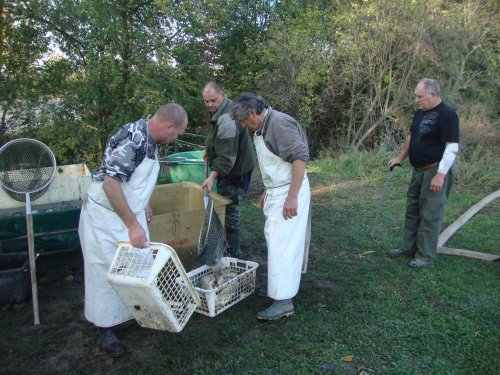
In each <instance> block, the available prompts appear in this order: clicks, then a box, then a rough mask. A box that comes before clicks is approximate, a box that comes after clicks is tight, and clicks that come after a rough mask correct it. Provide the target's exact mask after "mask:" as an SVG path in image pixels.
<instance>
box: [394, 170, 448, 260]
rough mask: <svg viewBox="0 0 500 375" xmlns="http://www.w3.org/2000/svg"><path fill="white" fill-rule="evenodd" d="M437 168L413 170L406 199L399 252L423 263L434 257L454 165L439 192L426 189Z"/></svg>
mask: <svg viewBox="0 0 500 375" xmlns="http://www.w3.org/2000/svg"><path fill="white" fill-rule="evenodd" d="M437 168H438V167H436V168H432V169H429V170H427V171H423V172H417V171H415V170H413V173H412V177H411V182H410V186H409V187H408V193H407V200H406V215H405V228H404V237H403V244H402V247H401V248H402V250H403V251H404V252H407V253H409V254H411V255H412V256H413V257H415V258H418V259H423V260H434V259H435V258H436V250H437V242H438V238H439V233H440V231H441V220H442V218H443V215H444V207H445V205H446V202H448V196H449V194H450V190H451V187H452V185H453V181H454V180H455V175H456V168H455V164H454V165H453V166H452V167H451V168H450V170H449V171H448V173H447V174H446V177H445V179H444V182H443V187H442V188H441V190H440V191H438V192H432V191H430V190H429V187H430V184H431V180H432V178H433V177H434V176H435V175H436V172H437Z"/></svg>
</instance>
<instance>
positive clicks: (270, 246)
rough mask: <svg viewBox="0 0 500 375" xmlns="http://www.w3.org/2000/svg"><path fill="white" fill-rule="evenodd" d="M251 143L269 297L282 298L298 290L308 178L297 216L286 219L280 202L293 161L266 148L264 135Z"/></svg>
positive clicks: (301, 195)
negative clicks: (260, 186)
mask: <svg viewBox="0 0 500 375" xmlns="http://www.w3.org/2000/svg"><path fill="white" fill-rule="evenodd" d="M254 142H255V149H256V151H257V158H258V160H259V167H260V172H261V174H262V180H263V182H264V185H265V187H266V200H265V202H264V215H265V217H266V224H265V226H264V235H265V237H266V244H267V250H268V256H267V259H268V274H267V293H268V295H269V297H271V298H272V299H275V300H284V299H288V298H292V297H294V296H295V295H296V294H297V292H298V291H299V284H300V277H301V269H302V264H303V261H304V250H305V246H306V239H307V232H308V222H309V210H310V200H311V191H310V188H309V180H308V178H307V175H304V180H303V181H302V186H301V187H300V191H299V196H298V207H297V212H298V215H297V216H295V217H294V218H293V219H288V220H285V219H284V218H283V205H284V203H285V199H286V197H287V195H288V190H289V188H290V182H291V180H292V164H291V163H288V162H286V161H284V160H283V159H281V158H280V157H279V156H277V155H275V154H273V153H272V152H271V151H269V149H268V148H267V146H266V145H265V143H264V138H263V136H261V135H260V136H257V135H254Z"/></svg>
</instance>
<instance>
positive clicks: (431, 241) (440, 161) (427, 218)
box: [388, 78, 459, 268]
mask: <svg viewBox="0 0 500 375" xmlns="http://www.w3.org/2000/svg"><path fill="white" fill-rule="evenodd" d="M440 91H441V90H440V88H439V84H438V82H437V81H435V80H433V79H429V78H424V79H421V80H420V81H419V82H418V84H417V87H416V88H415V102H416V103H417V104H418V106H419V110H418V111H417V112H416V113H415V115H414V116H413V121H412V124H411V127H410V133H409V134H408V137H407V138H406V141H405V143H404V145H403V149H402V151H401V153H400V154H399V155H398V156H397V157H396V158H393V159H391V160H390V161H389V163H388V165H389V167H390V168H391V167H393V166H395V165H397V164H399V163H401V162H402V161H403V160H404V159H406V157H408V156H409V159H410V164H411V166H412V167H413V173H412V178H411V182H410V186H409V188H408V194H407V197H408V198H407V202H406V215H405V231H404V239H403V244H402V245H401V247H400V248H399V249H395V250H391V251H389V256H393V257H395V256H405V255H408V256H411V257H413V259H412V260H411V261H410V262H409V263H408V265H409V266H410V267H413V268H422V267H425V266H427V265H428V264H430V263H432V262H433V261H434V259H435V258H436V250H437V241H438V237H439V232H440V230H441V220H442V218H443V214H444V207H445V205H446V202H447V201H448V195H449V193H450V190H451V186H452V184H453V180H454V178H455V163H454V162H455V157H456V154H457V152H458V141H459V127H458V116H457V114H456V113H455V111H454V110H453V109H452V108H451V107H450V106H448V105H447V104H446V103H444V102H443V101H442V100H441V95H440Z"/></svg>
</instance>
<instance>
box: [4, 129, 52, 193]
mask: <svg viewBox="0 0 500 375" xmlns="http://www.w3.org/2000/svg"><path fill="white" fill-rule="evenodd" d="M55 173H56V160H55V157H54V154H53V153H52V151H51V150H50V148H49V147H47V146H46V145H45V144H44V143H42V142H40V141H37V140H35V139H29V138H19V139H15V140H13V141H10V142H8V143H6V144H5V145H3V146H2V147H1V148H0V183H1V185H2V188H3V189H4V191H5V192H6V193H7V194H8V195H9V196H10V197H11V198H13V199H15V200H17V201H22V202H24V201H25V200H26V193H30V199H32V200H35V199H37V198H39V197H41V196H42V195H43V194H44V193H45V191H47V189H48V187H49V185H50V182H51V181H52V179H53V178H54V176H55Z"/></svg>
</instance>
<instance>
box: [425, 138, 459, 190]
mask: <svg viewBox="0 0 500 375" xmlns="http://www.w3.org/2000/svg"><path fill="white" fill-rule="evenodd" d="M457 153H458V143H454V142H446V148H445V149H444V152H443V157H442V158H441V161H440V162H439V168H438V171H437V173H436V175H435V176H434V177H433V178H432V180H431V185H430V187H429V190H430V191H433V192H437V191H439V190H441V188H442V187H443V183H444V178H445V177H446V174H447V173H448V171H449V170H450V168H451V166H452V165H453V162H454V161H455V158H456V156H457Z"/></svg>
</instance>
